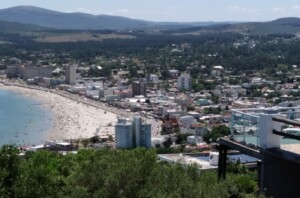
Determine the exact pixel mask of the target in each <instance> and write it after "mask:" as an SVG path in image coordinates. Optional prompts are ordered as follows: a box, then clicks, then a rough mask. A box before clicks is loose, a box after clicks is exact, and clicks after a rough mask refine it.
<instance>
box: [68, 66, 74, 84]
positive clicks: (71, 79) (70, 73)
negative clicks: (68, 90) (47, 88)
mask: <svg viewBox="0 0 300 198" xmlns="http://www.w3.org/2000/svg"><path fill="white" fill-rule="evenodd" d="M66 84H70V85H74V84H76V65H68V66H66Z"/></svg>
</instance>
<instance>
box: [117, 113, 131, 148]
mask: <svg viewBox="0 0 300 198" xmlns="http://www.w3.org/2000/svg"><path fill="white" fill-rule="evenodd" d="M115 130H116V147H117V148H132V147H133V134H132V122H131V120H129V119H126V118H119V119H118V123H117V124H116V127H115Z"/></svg>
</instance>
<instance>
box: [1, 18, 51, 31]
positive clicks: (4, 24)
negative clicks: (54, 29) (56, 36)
mask: <svg viewBox="0 0 300 198" xmlns="http://www.w3.org/2000/svg"><path fill="white" fill-rule="evenodd" d="M46 30H48V28H45V27H40V26H37V25H32V24H23V23H16V22H8V21H0V32H2V33H19V32H36V31H46Z"/></svg>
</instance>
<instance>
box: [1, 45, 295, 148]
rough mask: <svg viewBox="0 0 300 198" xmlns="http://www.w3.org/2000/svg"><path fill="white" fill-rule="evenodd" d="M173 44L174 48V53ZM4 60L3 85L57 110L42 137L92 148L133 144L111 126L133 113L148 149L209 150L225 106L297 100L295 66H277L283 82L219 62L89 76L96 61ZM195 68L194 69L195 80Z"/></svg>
mask: <svg viewBox="0 0 300 198" xmlns="http://www.w3.org/2000/svg"><path fill="white" fill-rule="evenodd" d="M176 47H177V46H176V45H174V46H173V48H174V49H172V50H171V53H174V51H175V50H176V49H177V48H176ZM179 51H180V50H179ZM176 53H178V49H177V51H176ZM48 56H50V54H48V55H47V56H45V58H46V57H48ZM2 61H4V60H2ZM118 61H121V63H122V64H126V61H132V60H129V59H126V58H125V57H122V58H121V59H120V60H118ZM137 62H138V61H137ZM2 64H4V62H3V63H2ZM5 64H6V66H5V68H6V69H5V70H2V76H1V83H2V84H3V85H6V86H5V89H9V90H12V91H15V92H18V93H21V94H23V95H26V96H28V97H31V98H34V99H35V100H38V101H40V102H41V103H42V104H43V105H44V106H45V108H47V109H49V110H51V111H53V112H54V115H55V116H54V120H53V127H52V129H51V130H50V132H49V133H48V137H47V138H45V141H57V140H59V141H68V142H70V140H73V142H77V147H78V142H79V141H80V140H81V139H85V140H86V139H89V138H91V139H92V138H94V139H95V140H94V141H92V142H89V145H90V146H93V145H94V146H96V147H99V146H100V147H106V146H108V147H118V145H122V144H123V143H122V142H121V143H120V142H119V143H117V140H119V141H121V139H122V141H127V140H126V139H131V140H130V141H133V140H132V138H133V137H132V134H131V133H132V132H128V131H127V132H121V133H128V134H131V135H128V136H124V137H123V136H122V138H118V137H117V135H118V134H121V133H118V132H117V128H118V127H116V126H119V128H120V125H122V124H120V123H122V119H133V118H134V117H135V116H137V115H138V116H141V118H142V120H143V122H145V123H148V124H150V129H149V130H150V131H151V132H149V135H146V136H145V137H144V139H147V141H149V142H150V143H148V144H147V147H167V148H168V147H172V148H183V150H182V151H188V152H190V151H191V150H196V151H197V150H198V151H201V150H205V149H210V145H209V144H207V143H210V142H211V139H210V140H207V137H208V136H209V135H208V134H209V133H210V132H211V131H212V129H213V128H215V127H217V126H220V125H221V126H222V125H224V126H226V127H229V121H230V116H231V115H230V109H245V108H263V107H271V106H274V105H278V106H279V107H294V106H297V105H298V104H299V100H297V97H298V93H299V92H298V79H300V78H298V75H299V73H300V70H299V69H298V67H297V66H296V65H292V66H288V65H280V66H278V68H277V69H275V72H276V73H277V75H279V76H280V75H282V76H286V75H288V76H289V79H287V82H286V81H280V80H275V79H274V80H272V79H270V78H268V79H266V78H263V76H262V75H261V74H259V73H257V72H256V73H252V74H240V75H232V72H230V71H228V70H225V69H224V67H223V66H221V65H217V66H213V65H210V66H205V65H194V66H192V67H187V70H185V71H178V70H176V69H170V70H168V71H167V75H166V74H162V73H161V72H156V73H152V74H151V73H150V74H146V73H143V64H141V65H138V67H139V68H140V70H138V71H135V75H136V76H135V77H132V74H131V73H132V72H133V71H130V70H124V69H112V70H111V71H110V75H109V76H105V77H104V76H102V77H101V76H100V77H93V76H90V75H89V73H90V72H89V71H88V70H94V69H95V68H96V69H97V70H100V71H101V70H102V67H101V66H93V65H92V66H90V67H83V66H80V65H78V64H65V65H62V66H59V67H58V66H55V65H47V66H45V65H42V64H40V65H36V66H34V65H32V64H30V62H28V63H26V62H25V63H24V61H22V60H20V59H18V58H15V57H13V58H11V59H9V60H6V63H5ZM195 70H197V71H198V72H199V73H198V75H196V78H195V74H194V73H193V72H194V71H195ZM163 75H166V76H163ZM199 75H201V77H200V76H199ZM299 76H300V75H299ZM199 77H200V78H199ZM199 79H201V81H199ZM119 121H120V122H119ZM125 125H126V124H125ZM120 130H122V129H120ZM146 133H148V132H145V134H146ZM134 136H135V135H134ZM120 137H121V136H120ZM203 137H204V139H203ZM87 144H88V143H86V142H85V143H84V144H80V145H85V146H87ZM134 145H135V144H128V145H127V146H124V145H123V146H119V148H131V147H134Z"/></svg>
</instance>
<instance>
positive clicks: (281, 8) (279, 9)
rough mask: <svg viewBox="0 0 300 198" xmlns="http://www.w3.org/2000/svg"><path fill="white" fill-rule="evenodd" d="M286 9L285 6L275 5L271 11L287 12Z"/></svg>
mask: <svg viewBox="0 0 300 198" xmlns="http://www.w3.org/2000/svg"><path fill="white" fill-rule="evenodd" d="M286 10H287V9H286V8H284V7H275V8H272V9H271V12H285V11H286Z"/></svg>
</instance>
